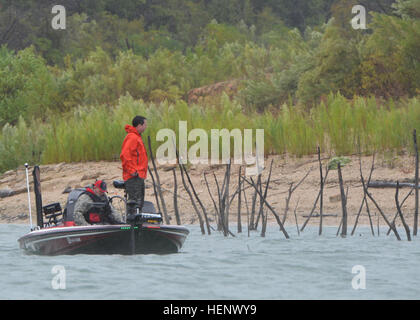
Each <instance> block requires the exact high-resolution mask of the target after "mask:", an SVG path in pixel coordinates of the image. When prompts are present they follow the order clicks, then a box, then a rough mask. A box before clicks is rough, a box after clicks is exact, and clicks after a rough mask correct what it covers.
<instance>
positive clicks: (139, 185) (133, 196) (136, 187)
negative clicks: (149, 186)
mask: <svg viewBox="0 0 420 320" xmlns="http://www.w3.org/2000/svg"><path fill="white" fill-rule="evenodd" d="M125 191H126V192H127V195H128V201H129V202H130V201H135V202H136V203H137V205H138V207H139V209H140V212H141V209H142V208H143V204H144V179H142V178H139V177H134V178H131V179H128V180H127V181H125ZM127 211H128V214H131V213H135V212H136V206H131V205H128V206H127Z"/></svg>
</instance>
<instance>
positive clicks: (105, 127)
mask: <svg viewBox="0 0 420 320" xmlns="http://www.w3.org/2000/svg"><path fill="white" fill-rule="evenodd" d="M136 114H142V115H144V116H146V117H147V118H148V123H149V126H148V129H147V130H148V131H147V135H150V136H151V138H152V139H151V148H152V150H153V152H156V148H157V147H158V145H159V144H158V142H157V141H156V139H155V137H156V133H157V132H158V130H160V129H163V128H169V129H172V130H174V131H175V133H176V134H177V135H178V133H179V128H178V126H179V121H187V126H188V127H187V129H188V131H189V130H191V129H194V128H201V129H204V130H205V131H206V132H207V133H208V139H209V141H208V145H209V146H210V145H211V140H210V139H211V135H210V130H211V129H224V128H226V129H228V130H232V129H235V128H237V129H239V130H241V132H243V129H253V130H255V129H261V128H262V129H264V148H265V150H264V151H265V154H284V153H288V154H291V155H295V156H298V157H299V156H303V155H309V154H313V153H314V152H315V151H316V150H317V147H318V146H319V147H320V148H321V149H322V150H325V152H327V153H329V154H336V155H349V154H354V153H359V152H362V153H364V154H373V153H386V152H396V153H399V152H404V151H407V152H409V153H410V154H412V153H413V150H414V146H413V138H412V134H411V133H412V132H413V131H412V130H414V129H417V128H418V127H419V124H420V101H419V100H418V98H416V97H415V98H412V99H408V100H401V101H399V102H398V103H397V102H394V101H392V100H388V101H382V100H379V99H375V98H362V97H355V98H354V99H353V100H347V99H345V98H344V97H342V96H341V95H340V94H337V95H332V94H331V95H330V96H328V97H327V98H326V99H325V100H324V101H323V102H322V103H321V104H319V105H318V106H316V107H314V108H312V109H311V110H309V111H308V110H305V109H303V108H301V107H299V106H292V105H286V104H285V105H283V106H282V107H281V109H280V110H279V111H278V112H277V113H272V112H269V111H265V112H264V113H257V112H256V111H244V108H242V106H241V105H240V104H239V102H237V101H235V100H233V101H231V100H230V99H229V97H228V96H227V95H223V96H222V97H221V98H220V99H219V102H218V103H215V104H214V105H212V106H208V105H206V106H205V105H197V104H192V105H188V104H187V103H186V102H185V101H183V100H178V101H175V102H173V103H168V102H166V101H164V102H162V103H159V104H155V103H145V102H143V101H142V100H136V99H134V98H132V97H131V96H130V95H126V96H122V97H120V99H119V100H118V103H117V104H116V105H115V106H112V107H109V106H107V105H98V106H91V107H86V106H83V107H82V106H81V107H79V108H77V109H75V110H74V111H72V112H71V113H67V114H51V115H49V116H48V120H47V121H45V122H39V121H35V120H33V121H31V123H30V124H29V123H25V121H24V120H23V119H21V120H19V122H18V123H17V125H16V126H10V125H5V126H4V127H3V129H2V133H1V134H0V151H1V155H2V157H1V160H0V171H1V172H3V171H5V170H8V169H13V168H16V167H17V166H18V165H19V164H21V163H23V162H25V161H29V162H31V161H33V162H37V163H42V164H46V163H57V162H78V161H98V160H113V159H115V156H116V155H119V153H120V149H121V143H122V141H123V139H124V136H125V134H126V133H125V130H124V126H125V125H126V124H130V122H131V119H132V117H133V116H134V115H136ZM418 131H419V130H417V132H418ZM232 139H233V138H232ZM232 141H233V140H232ZM220 142H221V141H220ZM195 143H196V141H189V142H188V147H190V146H191V145H193V144H195ZM359 146H360V147H359ZM219 147H220V148H222V143H220V144H219ZM220 154H221V149H220ZM231 154H233V143H231ZM23 159H24V160H23Z"/></svg>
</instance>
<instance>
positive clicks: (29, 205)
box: [25, 163, 33, 231]
mask: <svg viewBox="0 0 420 320" xmlns="http://www.w3.org/2000/svg"><path fill="white" fill-rule="evenodd" d="M28 166H29V165H28V163H25V170H26V189H27V190H28V207H29V221H30V224H31V231H32V230H33V227H32V212H31V195H30V190H29V175H28Z"/></svg>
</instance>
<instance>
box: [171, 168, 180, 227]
mask: <svg viewBox="0 0 420 320" xmlns="http://www.w3.org/2000/svg"><path fill="white" fill-rule="evenodd" d="M175 171H176V170H175V168H173V169H172V173H173V175H174V212H175V219H176V223H177V225H181V217H180V216H179V211H178V184H177V181H176V172H175Z"/></svg>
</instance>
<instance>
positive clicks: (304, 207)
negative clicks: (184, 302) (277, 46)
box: [0, 156, 414, 227]
mask: <svg viewBox="0 0 420 320" xmlns="http://www.w3.org/2000/svg"><path fill="white" fill-rule="evenodd" d="M325 158H326V156H325ZM271 159H273V160H274V162H273V163H274V164H273V173H272V183H271V184H270V186H271V188H270V190H269V192H268V202H269V203H270V204H271V205H272V206H273V207H274V208H275V210H276V211H277V212H278V213H279V214H280V215H281V216H282V215H283V212H284V208H285V203H286V202H285V199H286V197H287V194H288V188H289V185H290V183H292V182H293V183H295V184H296V183H297V182H298V181H299V180H301V179H302V177H304V176H305V175H306V173H307V172H308V171H309V170H311V171H310V173H309V175H308V177H307V178H306V179H305V181H304V182H303V183H302V184H301V185H300V186H299V188H298V189H296V191H295V192H294V193H293V195H292V198H291V200H290V209H289V212H288V216H287V220H286V225H295V218H294V215H293V211H294V209H295V206H296V203H297V201H298V200H299V205H298V207H297V210H296V213H297V218H298V223H299V224H300V225H301V224H302V223H303V222H304V220H305V219H306V218H305V216H307V215H308V213H309V212H310V211H311V209H312V207H313V204H314V201H315V199H316V197H317V195H318V191H319V168H318V162H317V157H316V156H307V157H303V158H298V159H296V158H290V157H282V156H270V157H268V159H266V160H265V167H266V170H265V171H264V173H263V181H265V180H266V179H267V176H268V168H269V166H270V162H271ZM350 159H351V162H350V163H349V164H347V165H346V166H345V167H344V169H343V179H344V183H345V188H347V187H348V201H347V210H348V214H349V222H348V225H349V227H352V226H353V224H354V221H355V217H356V214H357V212H358V210H359V207H360V204H361V201H362V198H363V189H362V186H361V182H360V175H359V161H358V157H350ZM375 162H376V163H375V171H374V172H373V176H372V180H388V181H397V180H399V181H409V180H412V179H413V177H414V159H413V158H412V157H408V156H401V157H398V158H385V157H383V156H377V159H376V161H375ZM326 163H327V160H324V164H326ZM371 163H372V157H363V158H362V169H363V172H364V175H365V177H367V176H368V174H369V170H370V166H371ZM238 169H239V166H238V165H232V176H231V186H230V190H232V192H233V191H234V190H236V187H237V183H238V182H237V181H238ZM121 172H122V169H121V164H120V163H119V162H87V163H60V164H52V165H42V166H41V183H42V196H43V204H44V205H45V204H48V203H51V202H60V203H61V205H62V206H63V207H64V205H65V203H66V199H67V196H68V193H63V191H64V190H65V189H68V188H76V187H81V186H86V185H88V184H90V183H92V182H94V181H95V179H96V178H98V179H105V180H106V181H107V182H108V186H109V195H110V196H112V195H117V194H118V195H123V192H122V191H120V190H117V189H115V188H114V187H113V186H112V183H111V181H112V180H115V179H121ZM176 172H177V180H178V194H179V197H178V205H179V211H180V213H181V219H182V223H183V224H197V223H198V219H197V217H196V214H195V212H194V209H193V207H192V206H191V203H190V201H189V197H188V194H187V193H186V192H185V190H184V188H183V186H182V182H181V177H180V173H179V169H176ZM189 172H190V175H191V179H192V181H193V183H194V186H195V188H196V190H197V193H198V195H199V197H200V198H201V200H202V202H203V204H204V205H205V206H206V208H207V211H208V213H209V214H210V217H211V220H212V221H213V222H212V224H213V225H215V223H214V221H215V218H214V207H213V203H212V201H211V198H210V196H209V193H208V191H207V188H206V185H205V182H204V178H203V173H204V172H209V173H213V172H214V173H215V174H216V176H217V178H218V179H219V181H220V183H221V181H222V179H223V175H224V172H225V168H224V166H209V165H197V166H192V167H190V169H189ZM159 175H160V179H161V182H162V187H163V188H164V198H165V201H166V206H167V208H168V211H169V215H170V216H171V217H172V220H171V223H175V217H174V210H173V188H174V181H173V173H172V171H171V170H168V168H166V167H164V166H161V167H159ZM208 178H209V182H210V188H211V190H212V192H213V195H215V194H216V192H217V191H216V184H215V182H214V179H213V174H211V175H210V176H208ZM30 180H32V178H31V179H30ZM146 187H147V189H146V200H149V201H152V202H155V197H154V193H153V187H152V184H151V178H150V177H148V179H147V181H146ZM0 190H3V191H4V190H6V193H7V190H10V191H13V192H15V193H17V194H14V195H12V196H7V197H3V198H0V222H1V223H29V215H28V208H27V206H28V202H27V201H28V200H27V193H26V180H25V170H24V167H23V166H22V167H20V168H19V169H18V170H13V171H9V172H7V173H5V174H3V175H2V176H0ZM370 191H371V193H372V195H373V196H374V198H375V200H376V201H377V203H378V204H379V205H380V207H381V208H382V210H383V211H384V212H385V213H386V214H387V216H388V217H389V218H390V219H391V217H393V216H394V215H395V213H396V206H395V200H394V195H395V189H370ZM409 191H410V189H409V188H404V189H402V190H401V196H400V198H401V199H402V198H403V197H405V195H406V194H407V193H408V192H409ZM232 192H231V194H232ZM252 195H253V191H252V189H251V188H248V189H247V199H248V203H249V205H250V200H251V198H252ZM339 195H340V190H339V185H338V175H337V170H334V171H331V172H330V173H329V175H328V179H327V182H326V185H325V194H324V214H326V215H328V216H327V217H325V218H324V225H339V223H340V219H341V212H342V209H341V201H340V198H339ZM3 196H4V194H3ZM31 200H32V212H35V201H34V196H33V193H31ZM369 207H370V210H371V213H372V215H373V220H374V223H375V225H376V223H377V219H378V216H379V212H378V211H377V209H376V208H375V206H374V205H373V203H372V202H369ZM318 208H319V206H318ZM318 208H317V209H316V211H315V214H317V213H318V212H319V209H318ZM402 209H403V212H404V214H405V216H406V217H407V222H408V223H409V225H410V227H411V226H412V225H413V212H414V192H413V195H412V196H410V197H409V198H408V199H407V201H406V202H405V204H404V206H403V207H402ZM230 212H231V213H230V217H231V221H232V223H236V221H237V214H236V212H237V201H236V198H235V199H234V201H233V202H232V205H231V210H230ZM268 215H269V222H270V223H276V222H275V219H274V216H273V215H272V214H271V213H270V212H269V213H268ZM34 221H35V220H34ZM246 221H247V210H246V206H245V204H243V206H242V223H243V224H244V225H246ZM310 223H311V224H318V223H319V218H316V217H315V218H313V219H311V220H310ZM359 223H360V224H363V225H368V224H369V220H368V216H367V213H366V210H365V209H364V210H363V211H362V214H361V217H360V219H359ZM379 223H380V224H381V225H385V222H384V220H383V219H382V218H380V219H379ZM399 223H400V222H399Z"/></svg>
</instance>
